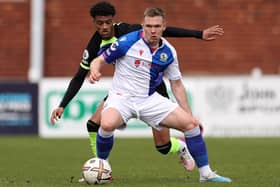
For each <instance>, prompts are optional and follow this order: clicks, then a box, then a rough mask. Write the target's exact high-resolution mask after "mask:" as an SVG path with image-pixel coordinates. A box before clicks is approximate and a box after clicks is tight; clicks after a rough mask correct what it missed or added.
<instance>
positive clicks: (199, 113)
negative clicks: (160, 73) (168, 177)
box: [39, 76, 280, 137]
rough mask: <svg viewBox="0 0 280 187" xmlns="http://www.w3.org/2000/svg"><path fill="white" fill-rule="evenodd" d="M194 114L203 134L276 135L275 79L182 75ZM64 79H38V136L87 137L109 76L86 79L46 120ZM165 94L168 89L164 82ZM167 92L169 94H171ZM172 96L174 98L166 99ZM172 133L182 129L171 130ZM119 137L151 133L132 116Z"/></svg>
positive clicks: (278, 88)
mask: <svg viewBox="0 0 280 187" xmlns="http://www.w3.org/2000/svg"><path fill="white" fill-rule="evenodd" d="M183 81H184V84H185V86H186V90H187V93H188V94H187V95H188V99H189V102H190V104H191V108H192V111H193V113H194V115H195V116H196V117H197V118H198V119H199V120H200V121H201V122H202V124H203V126H204V129H205V136H213V137H253V136H258V137H259V136H261V137H267V136H280V84H279V82H280V77H279V76H262V77H260V78H255V77H251V76H199V77H184V79H183ZM68 83H69V79H61V78H50V79H44V80H42V81H41V83H40V89H39V90H40V112H39V113H40V121H39V134H40V136H41V137H86V136H87V130H86V125H85V124H86V121H87V120H88V119H89V117H90V116H91V114H92V113H93V112H94V111H95V109H96V107H97V106H98V104H99V102H100V101H101V100H102V99H103V98H104V96H105V95H106V94H107V90H108V88H109V87H110V84H111V78H103V79H101V81H99V82H98V83H97V84H95V85H92V84H89V83H88V82H87V81H86V82H85V84H84V85H83V87H82V88H81V90H80V92H79V94H78V95H77V96H76V97H75V98H74V99H73V100H72V101H71V103H70V104H69V106H68V107H67V108H66V109H65V112H64V115H63V117H62V119H61V120H60V121H59V122H58V124H57V125H55V126H53V125H51V124H50V120H49V118H50V113H51V111H52V110H53V109H54V108H55V107H57V105H58V104H59V102H60V101H61V98H62V96H63V94H64V92H65V90H66V88H67V86H68ZM168 89H169V92H170V88H169V85H168ZM170 93H171V92H170ZM171 99H174V98H171ZM171 134H173V135H174V136H177V135H180V134H181V133H180V132H178V131H175V130H172V131H171ZM116 136H119V137H151V136H152V133H151V130H150V128H149V127H148V126H147V125H146V124H144V123H143V122H141V121H139V120H137V119H132V120H131V121H130V122H129V124H128V127H127V128H126V130H124V131H122V130H120V131H119V130H118V131H116Z"/></svg>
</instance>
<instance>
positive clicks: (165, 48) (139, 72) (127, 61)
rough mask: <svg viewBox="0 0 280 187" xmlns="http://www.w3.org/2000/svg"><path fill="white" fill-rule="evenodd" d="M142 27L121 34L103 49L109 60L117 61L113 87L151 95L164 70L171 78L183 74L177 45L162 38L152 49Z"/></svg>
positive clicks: (176, 77)
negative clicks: (154, 48) (153, 49)
mask: <svg viewBox="0 0 280 187" xmlns="http://www.w3.org/2000/svg"><path fill="white" fill-rule="evenodd" d="M142 33H143V31H142V30H139V31H135V32H132V33H129V34H127V35H124V36H122V37H120V38H119V39H118V40H117V41H116V42H114V43H113V44H112V45H111V46H110V48H108V49H107V50H106V51H104V52H103V53H102V55H103V56H104V58H105V60H106V62H107V63H115V74H114V77H113V83H112V87H111V91H113V92H115V93H117V94H123V95H130V96H140V97H142V96H148V95H151V94H153V93H154V92H155V89H156V87H157V86H158V85H159V83H160V82H161V81H162V75H163V74H164V75H165V76H166V77H167V78H168V79H170V80H177V79H180V78H181V72H180V70H179V65H178V59H177V54H176V51H175V49H174V47H173V46H171V44H170V43H169V42H168V41H167V40H165V39H164V38H162V39H161V44H160V47H159V48H157V49H156V50H155V51H152V50H151V48H150V47H149V45H148V43H147V42H146V41H145V40H144V38H143V37H142Z"/></svg>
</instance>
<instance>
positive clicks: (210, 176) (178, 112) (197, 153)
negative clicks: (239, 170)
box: [161, 107, 231, 182]
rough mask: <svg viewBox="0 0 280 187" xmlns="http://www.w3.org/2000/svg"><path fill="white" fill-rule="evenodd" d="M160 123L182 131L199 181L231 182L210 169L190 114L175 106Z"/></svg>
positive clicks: (205, 151) (194, 121)
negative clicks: (196, 169) (196, 168)
mask: <svg viewBox="0 0 280 187" xmlns="http://www.w3.org/2000/svg"><path fill="white" fill-rule="evenodd" d="M161 125H164V126H166V127H169V128H174V129H177V130H180V131H182V132H183V133H184V135H185V139H186V142H187V146H188V148H189V151H190V152H191V154H192V156H193V157H194V160H195V162H196V165H197V167H198V169H199V173H200V182H231V179H230V178H226V177H222V176H219V175H217V174H216V173H215V172H213V171H212V170H211V168H210V166H209V162H208V153H207V148H206V144H205V141H204V139H203V137H202V135H201V131H200V128H199V124H198V122H197V121H196V120H195V119H194V118H193V117H192V116H191V115H190V114H188V113H187V112H185V111H184V110H183V109H182V108H180V107H177V108H176V109H175V110H173V111H172V112H171V113H170V114H168V115H167V117H165V118H164V119H163V120H162V121H161Z"/></svg>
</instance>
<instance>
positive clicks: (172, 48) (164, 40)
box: [161, 37, 176, 52]
mask: <svg viewBox="0 0 280 187" xmlns="http://www.w3.org/2000/svg"><path fill="white" fill-rule="evenodd" d="M161 40H162V42H163V44H164V45H165V47H167V48H169V49H170V50H171V51H172V52H176V49H175V47H174V46H173V45H172V44H171V43H170V42H169V41H168V40H166V39H165V38H163V37H162V38H161Z"/></svg>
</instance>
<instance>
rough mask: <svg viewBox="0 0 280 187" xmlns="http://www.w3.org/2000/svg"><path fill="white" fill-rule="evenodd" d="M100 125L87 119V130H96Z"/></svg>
mask: <svg viewBox="0 0 280 187" xmlns="http://www.w3.org/2000/svg"><path fill="white" fill-rule="evenodd" d="M99 127H100V124H97V123H95V122H94V121H92V120H90V119H89V120H88V121H87V130H88V132H97V131H98V129H99Z"/></svg>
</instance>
